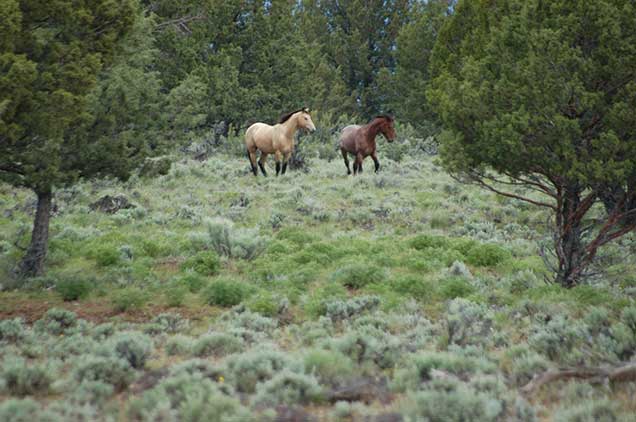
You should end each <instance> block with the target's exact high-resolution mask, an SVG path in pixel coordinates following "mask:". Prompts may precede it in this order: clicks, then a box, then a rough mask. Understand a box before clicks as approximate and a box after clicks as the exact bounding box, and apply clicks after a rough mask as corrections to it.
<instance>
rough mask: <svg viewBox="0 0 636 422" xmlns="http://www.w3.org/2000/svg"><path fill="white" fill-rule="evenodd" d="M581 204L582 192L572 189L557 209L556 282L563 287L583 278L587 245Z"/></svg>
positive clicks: (573, 284)
mask: <svg viewBox="0 0 636 422" xmlns="http://www.w3.org/2000/svg"><path fill="white" fill-rule="evenodd" d="M580 205H581V198H580V192H579V190H578V189H572V190H568V191H566V192H565V194H564V196H563V201H562V204H561V206H560V207H559V209H558V210H557V213H558V215H557V229H558V234H557V237H556V244H555V248H556V255H557V258H558V260H559V267H558V269H557V273H556V282H557V283H559V284H560V285H562V286H563V287H568V288H569V287H574V286H575V285H576V284H577V283H578V282H579V281H580V278H581V275H582V272H583V267H582V264H583V261H584V257H585V246H584V244H583V241H582V236H583V230H582V224H581V219H582V217H583V215H581V213H580V212H579V207H580Z"/></svg>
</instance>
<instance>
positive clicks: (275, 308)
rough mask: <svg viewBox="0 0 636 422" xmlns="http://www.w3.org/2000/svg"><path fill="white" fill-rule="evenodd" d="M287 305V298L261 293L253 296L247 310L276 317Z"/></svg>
mask: <svg viewBox="0 0 636 422" xmlns="http://www.w3.org/2000/svg"><path fill="white" fill-rule="evenodd" d="M286 303H287V299H286V298H281V297H279V296H278V295H275V294H272V293H270V292H259V293H258V294H256V295H254V296H252V297H251V298H250V300H249V301H248V302H247V303H246V306H247V309H249V310H250V311H252V312H256V313H258V314H261V315H264V316H267V317H274V316H276V315H278V314H279V313H280V311H281V310H282V309H284V307H285V304H286Z"/></svg>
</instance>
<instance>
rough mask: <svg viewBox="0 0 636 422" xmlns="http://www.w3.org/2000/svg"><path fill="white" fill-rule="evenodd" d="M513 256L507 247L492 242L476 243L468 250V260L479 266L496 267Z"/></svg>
mask: <svg viewBox="0 0 636 422" xmlns="http://www.w3.org/2000/svg"><path fill="white" fill-rule="evenodd" d="M511 257H512V255H511V254H510V252H509V251H508V250H507V249H504V248H502V247H501V246H499V245H495V244H492V243H483V244H479V245H475V246H474V247H473V248H471V249H470V250H469V251H468V253H467V254H466V261H467V262H468V263H469V264H471V265H475V266H477V267H494V266H495V265H497V264H499V263H501V262H503V261H505V260H507V259H510V258H511Z"/></svg>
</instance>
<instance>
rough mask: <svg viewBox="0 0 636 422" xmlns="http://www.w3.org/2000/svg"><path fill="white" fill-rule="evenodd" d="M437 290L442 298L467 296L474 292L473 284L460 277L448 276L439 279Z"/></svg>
mask: <svg viewBox="0 0 636 422" xmlns="http://www.w3.org/2000/svg"><path fill="white" fill-rule="evenodd" d="M437 290H438V292H439V294H440V295H441V296H442V298H444V299H455V298H458V297H467V296H470V295H471V294H473V293H474V292H475V288H474V287H473V285H472V284H470V282H469V281H468V280H466V279H464V278H461V277H448V278H445V279H443V280H441V281H440V282H439V285H438V286H437Z"/></svg>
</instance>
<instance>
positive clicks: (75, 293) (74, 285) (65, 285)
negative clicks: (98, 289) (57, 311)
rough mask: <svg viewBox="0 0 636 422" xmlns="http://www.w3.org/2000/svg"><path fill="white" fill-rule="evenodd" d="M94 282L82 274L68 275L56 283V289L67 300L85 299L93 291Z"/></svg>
mask: <svg viewBox="0 0 636 422" xmlns="http://www.w3.org/2000/svg"><path fill="white" fill-rule="evenodd" d="M93 285H94V283H93V282H92V281H89V280H87V279H85V278H83V277H80V276H68V277H67V278H64V279H63V280H60V281H58V282H57V283H56V284H55V290H56V291H57V292H58V293H59V294H60V296H62V299H63V300H65V301H72V300H78V299H83V298H85V297H86V296H88V294H89V293H90V292H91V290H92V289H93Z"/></svg>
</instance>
